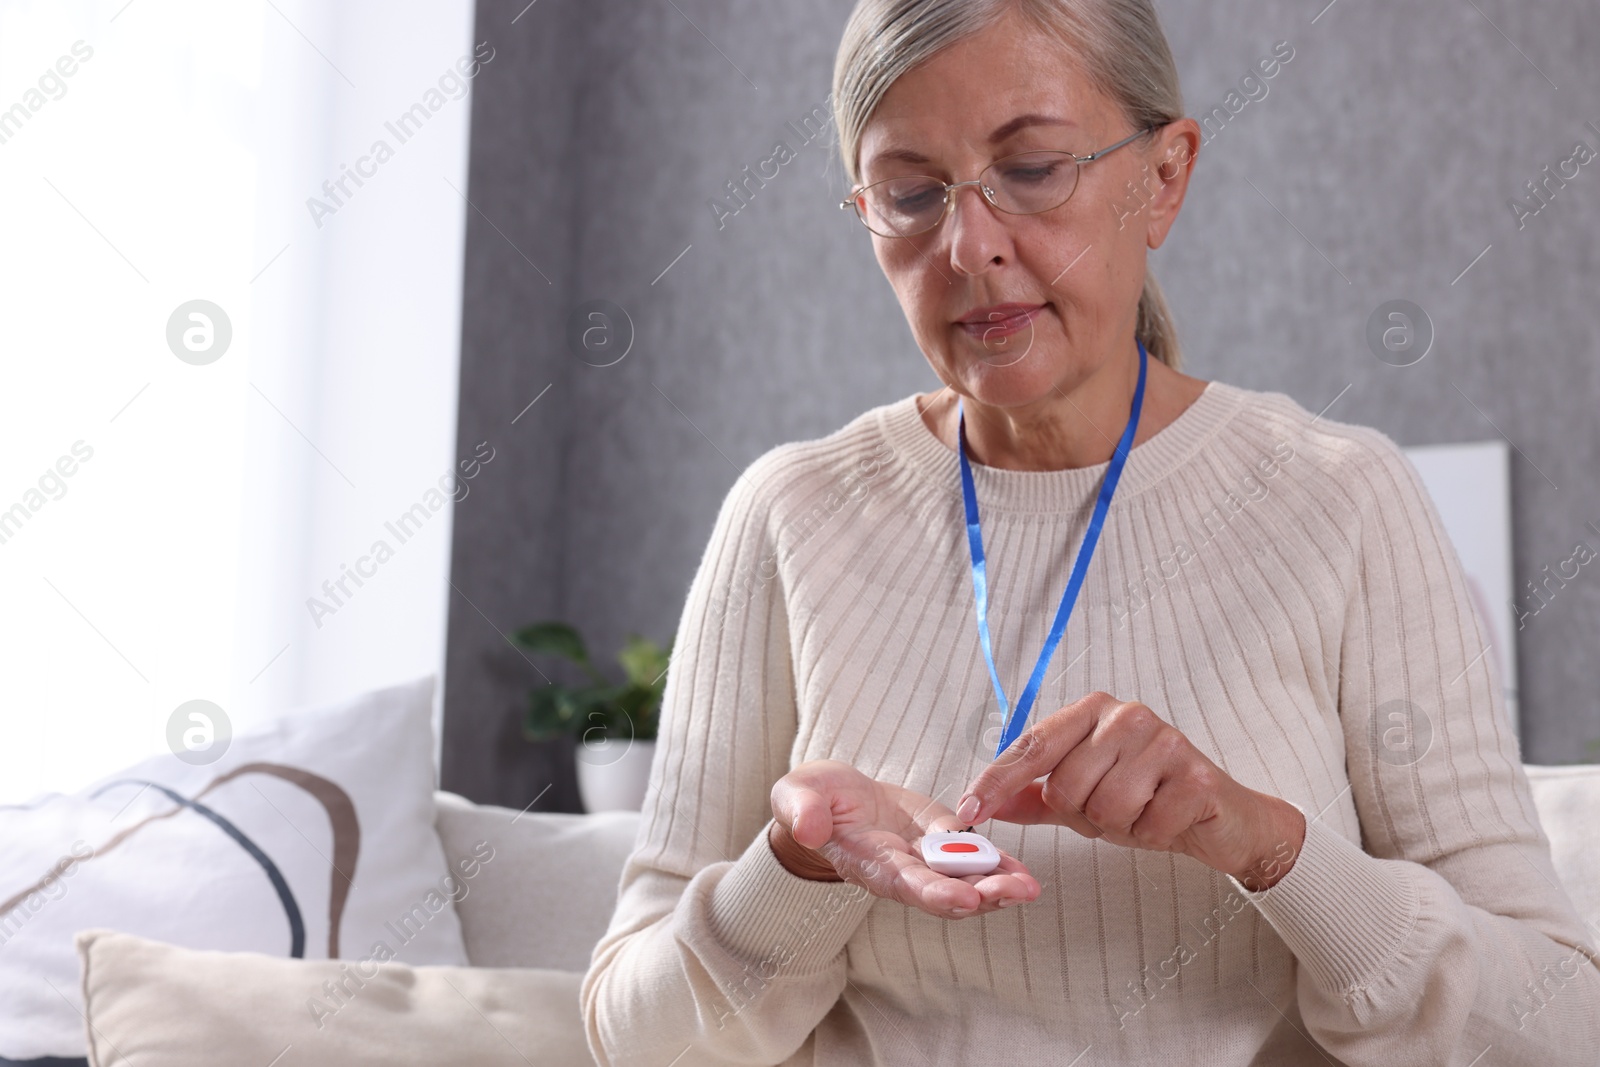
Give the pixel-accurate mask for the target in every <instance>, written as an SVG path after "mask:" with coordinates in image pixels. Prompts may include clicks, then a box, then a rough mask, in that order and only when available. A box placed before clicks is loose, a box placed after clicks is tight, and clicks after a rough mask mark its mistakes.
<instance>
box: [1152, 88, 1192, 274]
mask: <svg viewBox="0 0 1600 1067" xmlns="http://www.w3.org/2000/svg"><path fill="white" fill-rule="evenodd" d="M1199 154H1200V127H1199V125H1198V124H1197V123H1196V122H1195V121H1194V120H1193V119H1190V118H1183V119H1179V120H1178V121H1176V122H1173V123H1171V124H1170V125H1168V126H1167V127H1166V129H1165V132H1164V135H1163V136H1162V139H1161V142H1160V146H1159V148H1158V149H1157V152H1156V155H1157V157H1158V158H1159V159H1160V161H1161V162H1160V163H1159V164H1157V166H1156V177H1157V178H1159V179H1160V182H1161V185H1160V188H1158V189H1157V190H1156V192H1155V195H1154V197H1152V198H1151V201H1150V210H1149V213H1148V215H1147V216H1146V225H1145V234H1146V236H1145V240H1146V243H1147V244H1148V245H1149V246H1150V247H1151V248H1160V247H1161V245H1162V243H1163V242H1164V241H1165V240H1166V239H1167V231H1169V230H1170V229H1172V224H1173V223H1174V222H1176V221H1177V218H1178V209H1179V208H1181V207H1182V206H1183V197H1184V194H1185V193H1187V192H1188V189H1189V178H1190V176H1191V175H1192V174H1193V173H1194V165H1195V161H1196V160H1197V158H1198V157H1199Z"/></svg>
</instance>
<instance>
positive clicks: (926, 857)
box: [922, 830, 1000, 878]
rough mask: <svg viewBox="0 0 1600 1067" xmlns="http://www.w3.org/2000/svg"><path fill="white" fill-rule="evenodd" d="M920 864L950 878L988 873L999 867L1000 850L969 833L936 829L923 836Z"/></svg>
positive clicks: (984, 839) (976, 835) (983, 838)
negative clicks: (922, 863) (921, 862)
mask: <svg viewBox="0 0 1600 1067" xmlns="http://www.w3.org/2000/svg"><path fill="white" fill-rule="evenodd" d="M922 861H923V862H924V863H926V864H927V865H928V867H929V868H930V869H931V870H933V871H935V872H937V873H939V874H945V875H949V876H950V877H952V878H961V877H963V876H965V875H969V874H990V873H992V872H993V871H994V870H995V868H997V867H999V866H1000V850H999V849H997V848H995V847H994V845H992V844H991V843H990V842H989V839H988V838H986V837H982V836H980V835H978V834H975V833H973V832H972V831H971V830H938V831H935V832H933V833H929V834H923V835H922Z"/></svg>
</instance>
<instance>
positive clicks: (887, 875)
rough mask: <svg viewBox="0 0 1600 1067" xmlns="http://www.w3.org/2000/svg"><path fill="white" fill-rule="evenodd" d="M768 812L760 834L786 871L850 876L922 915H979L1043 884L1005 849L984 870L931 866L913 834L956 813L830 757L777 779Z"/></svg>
mask: <svg viewBox="0 0 1600 1067" xmlns="http://www.w3.org/2000/svg"><path fill="white" fill-rule="evenodd" d="M772 817H773V823H772V829H771V831H770V832H769V833H768V835H767V840H768V842H769V843H770V844H771V846H772V851H773V853H774V854H775V855H776V856H777V857H778V861H779V862H780V863H782V864H783V865H784V867H785V868H787V869H788V870H789V871H790V872H791V873H793V874H795V875H798V876H799V877H801V878H810V879H813V880H816V881H846V882H850V883H852V884H854V885H859V886H861V887H863V888H864V889H866V890H867V891H868V892H870V893H872V894H873V895H874V896H880V897H885V898H887V899H889V900H898V901H899V902H900V903H902V904H905V905H907V906H909V907H913V908H920V909H921V910H923V911H925V912H927V913H929V914H930V915H937V916H940V917H941V918H955V919H960V918H965V917H967V916H969V915H982V914H984V913H986V912H991V911H994V910H996V909H998V908H1004V907H1009V906H1010V905H1013V904H1024V903H1027V902H1028V901H1031V900H1037V899H1038V897H1039V894H1040V893H1041V892H1042V891H1043V889H1042V887H1041V886H1040V885H1039V882H1038V881H1037V880H1036V879H1035V878H1034V877H1033V875H1031V874H1029V873H1028V870H1027V868H1026V867H1024V866H1023V865H1022V863H1021V862H1020V861H1018V860H1017V859H1015V858H1014V857H1012V856H1009V855H1007V854H1006V853H1004V852H1002V853H1000V857H1001V859H1000V867H999V868H998V869H997V870H995V871H994V872H993V873H991V874H984V875H977V874H973V875H967V876H965V877H962V878H952V877H950V876H948V875H943V874H939V873H938V872H937V871H934V870H932V869H931V868H929V867H928V865H927V864H926V863H924V862H923V860H922V855H921V853H920V852H919V851H918V850H917V848H916V842H917V840H918V839H919V838H920V837H921V836H922V835H923V834H925V833H928V832H930V831H934V830H960V829H962V828H963V824H962V823H961V821H960V820H959V819H957V818H956V816H955V813H954V812H953V811H951V810H950V809H949V808H947V807H945V806H944V805H943V804H939V803H937V802H935V801H933V800H930V799H928V798H927V797H925V796H923V795H922V794H920V793H915V792H912V791H911V790H909V789H903V788H901V787H900V786H897V785H889V784H888V783H886V782H879V781H875V780H874V779H871V778H868V777H867V776H866V775H865V774H862V773H861V772H860V771H858V770H856V769H855V768H854V767H852V766H850V765H849V764H847V763H841V762H839V761H838V760H811V761H809V762H806V763H802V764H800V765H799V766H798V767H796V768H794V770H792V771H790V772H789V773H788V774H786V775H784V776H783V777H782V778H780V779H778V782H777V784H776V785H774V786H773V787H772Z"/></svg>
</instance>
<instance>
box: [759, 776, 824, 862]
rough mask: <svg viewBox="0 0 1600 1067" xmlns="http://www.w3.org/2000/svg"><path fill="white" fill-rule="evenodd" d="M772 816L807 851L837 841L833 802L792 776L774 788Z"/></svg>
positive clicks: (782, 779)
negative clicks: (833, 838)
mask: <svg viewBox="0 0 1600 1067" xmlns="http://www.w3.org/2000/svg"><path fill="white" fill-rule="evenodd" d="M772 815H773V818H775V819H777V820H778V821H779V822H781V823H783V824H784V825H785V826H786V827H788V830H789V836H790V837H792V838H794V840H795V843H796V844H798V845H802V846H804V847H805V848H809V849H818V848H821V847H822V846H823V845H825V844H827V843H828V841H829V840H830V839H831V838H832V837H833V803H832V799H831V798H830V797H828V796H827V795H825V794H823V793H821V792H819V791H818V790H816V789H814V788H813V787H811V786H808V785H802V784H801V783H799V782H797V781H794V780H793V778H792V777H790V776H789V775H785V776H784V777H782V778H780V779H778V781H777V783H776V784H775V785H773V787H772Z"/></svg>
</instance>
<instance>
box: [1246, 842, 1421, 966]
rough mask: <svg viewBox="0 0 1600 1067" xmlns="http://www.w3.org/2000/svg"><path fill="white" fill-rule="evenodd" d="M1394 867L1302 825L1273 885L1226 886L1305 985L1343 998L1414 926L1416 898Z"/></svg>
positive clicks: (1397, 866)
mask: <svg viewBox="0 0 1600 1067" xmlns="http://www.w3.org/2000/svg"><path fill="white" fill-rule="evenodd" d="M1401 868H1402V865H1401V864H1396V863H1390V862H1387V861H1385V860H1381V859H1378V858H1377V857H1375V856H1371V855H1369V854H1367V853H1366V852H1364V851H1362V850H1361V848H1360V847H1359V846H1357V845H1355V844H1353V843H1352V842H1351V841H1349V840H1348V839H1347V838H1345V837H1344V836H1343V835H1341V834H1340V833H1339V832H1338V831H1336V830H1333V829H1331V828H1330V827H1327V826H1325V825H1324V824H1322V823H1321V822H1319V821H1316V820H1314V819H1307V820H1306V839H1305V844H1304V845H1303V846H1302V847H1301V849H1300V855H1299V856H1298V857H1297V858H1296V859H1295V862H1294V866H1293V867H1291V868H1289V873H1288V874H1286V875H1284V876H1283V878H1282V879H1280V880H1279V881H1278V882H1277V884H1275V885H1273V886H1272V887H1271V888H1269V889H1265V890H1262V891H1261V892H1259V893H1252V892H1250V891H1249V890H1248V889H1245V887H1244V886H1243V885H1241V884H1240V883H1239V881H1238V879H1236V878H1232V877H1231V876H1230V878H1229V881H1231V882H1232V883H1233V885H1234V887H1235V888H1236V889H1237V890H1238V891H1239V892H1240V893H1241V894H1242V895H1243V896H1244V897H1245V899H1246V900H1249V901H1250V902H1251V903H1252V904H1254V905H1255V906H1256V908H1257V909H1258V910H1259V911H1260V912H1261V914H1262V915H1264V916H1266V919H1267V921H1268V922H1269V923H1271V924H1272V928H1273V929H1274V930H1276V931H1277V932H1278V936H1279V937H1281V938H1283V942H1284V944H1285V945H1287V946H1288V947H1289V951H1291V952H1293V953H1294V955H1295V958H1296V959H1297V960H1299V961H1300V964H1301V966H1303V967H1304V968H1305V969H1306V971H1307V972H1308V973H1309V974H1310V976H1311V979H1312V981H1314V982H1315V983H1316V984H1317V986H1318V987H1319V988H1320V989H1322V990H1324V991H1327V992H1330V993H1333V994H1335V995H1337V996H1339V997H1345V996H1348V995H1349V994H1350V993H1352V992H1354V991H1356V990H1359V989H1361V988H1363V987H1365V986H1366V985H1368V984H1369V983H1370V982H1372V981H1373V979H1375V978H1376V977H1377V976H1379V975H1380V974H1381V973H1382V972H1383V970H1384V969H1385V968H1386V967H1388V966H1389V965H1390V963H1391V962H1392V961H1393V960H1394V959H1395V957H1396V955H1397V954H1398V953H1399V952H1400V950H1401V949H1402V948H1403V947H1404V945H1405V941H1406V939H1407V938H1408V937H1409V936H1410V935H1411V931H1412V929H1413V927H1415V925H1416V922H1417V917H1418V914H1419V912H1420V909H1421V899H1420V897H1419V895H1418V892H1417V886H1416V884H1415V883H1414V882H1413V881H1412V880H1411V879H1409V878H1407V877H1406V875H1405V872H1404V871H1403V870H1402V869H1401Z"/></svg>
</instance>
